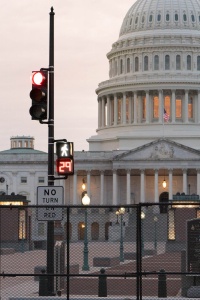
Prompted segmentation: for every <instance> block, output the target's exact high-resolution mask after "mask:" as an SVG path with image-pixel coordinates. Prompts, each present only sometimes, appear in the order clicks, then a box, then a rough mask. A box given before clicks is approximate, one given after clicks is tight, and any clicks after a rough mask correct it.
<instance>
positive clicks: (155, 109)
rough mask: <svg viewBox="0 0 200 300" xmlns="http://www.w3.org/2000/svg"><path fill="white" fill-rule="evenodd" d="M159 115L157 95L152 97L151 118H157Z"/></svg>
mask: <svg viewBox="0 0 200 300" xmlns="http://www.w3.org/2000/svg"><path fill="white" fill-rule="evenodd" d="M158 117H159V98H158V96H154V97H153V118H154V119H158Z"/></svg>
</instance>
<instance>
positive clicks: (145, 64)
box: [144, 56, 149, 71]
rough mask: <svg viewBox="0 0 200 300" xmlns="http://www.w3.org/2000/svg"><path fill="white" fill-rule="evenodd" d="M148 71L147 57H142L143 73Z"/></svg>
mask: <svg viewBox="0 0 200 300" xmlns="http://www.w3.org/2000/svg"><path fill="white" fill-rule="evenodd" d="M148 69H149V58H148V56H145V57H144V71H148Z"/></svg>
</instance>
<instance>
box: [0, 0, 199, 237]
mask: <svg viewBox="0 0 200 300" xmlns="http://www.w3.org/2000/svg"><path fill="white" fill-rule="evenodd" d="M107 59H108V63H109V79H107V80H105V81H102V82H101V83H99V85H98V87H97V89H96V94H97V105H98V127H97V131H96V132H97V134H96V135H94V136H91V137H90V138H89V139H88V140H87V141H88V143H89V151H80V152H75V173H74V176H70V177H69V178H68V179H67V180H66V181H61V182H60V184H63V185H64V190H65V203H66V204H70V205H81V199H82V193H83V189H82V185H83V183H84V184H85V185H86V190H87V194H88V195H89V197H90V199H91V205H119V206H123V205H125V204H137V203H140V202H142V203H145V202H153V203H160V202H166V201H168V200H169V199H172V198H173V195H176V194H177V193H180V194H181V193H184V194H186V195H192V194H194V195H200V138H199V135H200V2H199V1H197V0H187V1H183V0H173V1H171V0H137V1H136V2H135V3H134V4H133V5H132V6H131V8H130V9H129V10H128V12H127V14H126V16H125V18H124V20H123V22H122V25H121V29H120V32H119V38H118V39H117V40H116V41H114V43H113V44H112V47H111V50H110V51H109V52H108V54H107ZM75 149H76V145H75ZM11 150H12V149H11ZM11 150H10V151H11ZM3 155H5V153H4V151H2V152H0V164H1V175H3V174H8V173H9V169H8V166H7V165H5V164H4V162H3V159H2V157H3ZM22 155H23V153H22ZM34 155H35V154H34ZM42 156H43V154H42ZM40 157H41V154H40ZM36 161H37V160H36ZM43 161H44V160H43ZM27 163H28V162H27ZM23 164H24V161H23ZM38 164H39V160H38ZM25 165H26V163H25ZM26 169H27V167H26ZM25 171H26V174H27V175H26V176H27V177H29V176H32V175H30V174H29V171H28V169H27V170H24V172H25ZM42 176H43V175H42ZM32 180H33V179H32ZM163 181H165V183H166V187H165V188H164V187H163ZM12 182H14V179H10V184H11V185H12ZM36 183H37V182H36V181H35V188H34V189H35V191H36V187H37V184H36ZM56 183H57V182H56ZM4 188H5V183H0V191H3V190H4ZM32 188H33V187H31V189H32ZM29 196H31V198H30V200H31V203H32V204H35V203H36V193H35V195H33V191H31V194H29ZM95 213H96V217H92V219H93V221H94V220H95V226H96V227H95V226H93V227H92V224H90V225H91V230H90V229H89V236H91V238H93V239H96V238H97V236H98V239H101V240H103V239H105V238H106V239H107V238H109V237H108V226H109V224H111V223H110V222H112V221H113V220H114V218H115V217H116V216H114V214H112V213H104V212H103V211H98V212H95V211H94V212H93V214H95ZM159 213H160V212H158V214H159ZM74 214H75V215H76V216H77V217H76V218H75V219H76V220H77V222H76V224H75V223H74V224H72V228H71V234H72V240H74V241H76V240H77V239H79V238H80V236H81V233H80V234H79V236H77V232H78V227H79V225H80V224H81V222H84V216H83V215H82V214H78V210H77V212H76V211H75V213H74ZM91 214H92V212H91ZM95 218H96V219H95ZM125 221H126V222H125V223H126V224H128V219H127V220H125ZM89 222H90V220H89ZM102 224H105V232H106V233H105V232H103V231H102V232H101V231H100V232H99V233H98V234H96V233H97V231H98V225H101V226H100V227H102ZM89 228H90V226H89ZM92 228H93V229H92ZM95 228H96V229H95ZM80 230H81V229H80ZM92 230H94V232H93V233H92ZM41 239H42V237H41Z"/></svg>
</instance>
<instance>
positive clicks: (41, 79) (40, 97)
mask: <svg viewBox="0 0 200 300" xmlns="http://www.w3.org/2000/svg"><path fill="white" fill-rule="evenodd" d="M31 81H32V90H31V92H30V98H31V99H32V106H31V108H30V110H29V113H30V115H31V116H32V120H45V119H47V100H48V99H47V98H48V72H47V71H43V70H42V71H33V72H32V76H31Z"/></svg>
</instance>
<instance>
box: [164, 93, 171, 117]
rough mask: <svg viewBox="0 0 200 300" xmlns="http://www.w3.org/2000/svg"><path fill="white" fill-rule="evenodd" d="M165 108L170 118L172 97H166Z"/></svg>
mask: <svg viewBox="0 0 200 300" xmlns="http://www.w3.org/2000/svg"><path fill="white" fill-rule="evenodd" d="M164 108H165V110H166V113H167V114H168V115H169V116H170V111H171V99H170V96H165V98H164Z"/></svg>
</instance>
